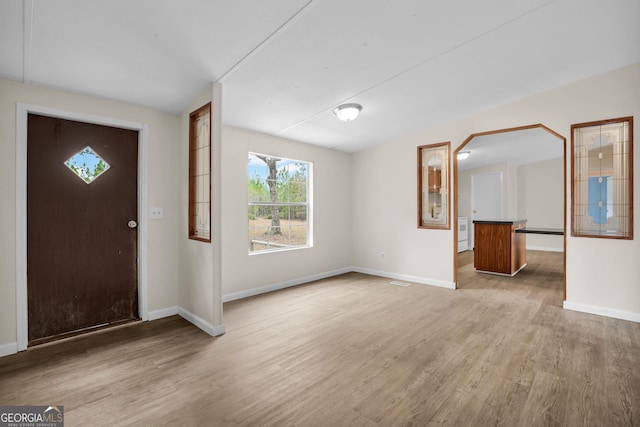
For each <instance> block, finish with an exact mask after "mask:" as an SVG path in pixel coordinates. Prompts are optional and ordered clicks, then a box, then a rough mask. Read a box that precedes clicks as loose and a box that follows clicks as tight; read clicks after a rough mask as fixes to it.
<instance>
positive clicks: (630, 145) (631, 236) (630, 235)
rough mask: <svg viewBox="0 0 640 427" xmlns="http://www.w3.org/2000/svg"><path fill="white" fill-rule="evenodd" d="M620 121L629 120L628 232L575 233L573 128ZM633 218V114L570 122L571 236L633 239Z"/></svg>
mask: <svg viewBox="0 0 640 427" xmlns="http://www.w3.org/2000/svg"><path fill="white" fill-rule="evenodd" d="M620 122H629V154H628V156H629V234H628V235H627V236H608V235H593V234H583V233H576V232H575V231H574V228H573V218H574V214H575V206H574V203H573V200H574V198H575V183H574V179H573V177H574V174H575V172H574V171H575V164H574V157H575V150H574V143H575V141H574V134H575V129H578V128H583V127H591V126H604V125H609V124H613V123H620ZM633 219H634V217H633V116H628V117H620V118H616V119H605V120H596V121H592V122H585V123H574V124H572V125H571V236H572V237H589V238H595V239H613V240H633V222H634V221H633ZM565 230H566V224H565ZM565 234H566V232H565ZM565 239H566V237H565ZM565 274H566V271H565ZM565 291H566V289H565ZM565 298H566V295H565Z"/></svg>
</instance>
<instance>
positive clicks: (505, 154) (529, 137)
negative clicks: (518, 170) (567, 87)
mask: <svg viewBox="0 0 640 427" xmlns="http://www.w3.org/2000/svg"><path fill="white" fill-rule="evenodd" d="M461 151H469V157H468V158H466V159H464V160H458V170H460V171H464V170H470V169H476V168H481V167H485V166H489V165H495V164H500V163H507V162H508V163H511V164H513V165H516V166H519V165H524V164H530V163H537V162H542V161H545V160H551V159H558V158H562V157H563V156H564V144H563V140H562V139H561V138H559V137H557V136H556V135H554V134H552V133H550V132H549V131H547V130H545V129H543V128H541V127H535V128H530V129H520V130H514V131H509V132H501V133H494V134H489V135H478V136H474V137H473V139H471V140H470V141H469V142H468V143H467V144H466V145H465V146H464V147H463V148H462V149H461Z"/></svg>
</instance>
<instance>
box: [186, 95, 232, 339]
mask: <svg viewBox="0 0 640 427" xmlns="http://www.w3.org/2000/svg"><path fill="white" fill-rule="evenodd" d="M221 97H222V92H221V86H220V85H218V84H211V85H210V86H208V87H207V88H205V90H203V91H202V93H201V94H200V95H199V96H198V97H196V98H195V99H194V100H193V101H192V102H191V103H190V105H189V106H187V108H185V110H184V111H183V112H182V115H181V118H180V122H181V132H180V134H181V140H180V144H179V145H180V147H181V149H180V152H181V157H180V162H179V182H180V202H179V206H180V227H179V230H178V232H179V235H180V251H179V257H180V270H179V271H180V275H179V277H180V281H179V282H178V283H177V286H178V292H179V301H180V304H179V313H180V315H181V316H183V317H185V318H187V319H188V320H190V321H191V322H192V323H194V324H196V325H198V326H199V327H200V328H201V329H203V330H205V331H206V332H208V333H209V334H211V335H220V334H222V333H224V325H223V324H222V291H221V289H222V283H221V278H222V272H221V265H220V250H221V241H222V237H223V236H222V232H221V228H220V224H221V214H222V210H221V206H220V200H221V190H220V182H221V167H222V166H221V165H222V159H221V157H220V152H221V140H220V118H221ZM209 102H211V242H201V241H198V240H191V239H189V235H188V227H189V216H188V213H189V210H188V206H189V115H190V114H191V112H192V111H194V110H197V109H198V108H200V107H202V106H203V105H205V104H207V103H209Z"/></svg>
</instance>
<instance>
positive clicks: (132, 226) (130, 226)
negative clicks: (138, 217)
mask: <svg viewBox="0 0 640 427" xmlns="http://www.w3.org/2000/svg"><path fill="white" fill-rule="evenodd" d="M127 225H128V226H129V228H136V227H137V226H138V223H137V222H135V221H134V220H131V221H129V222H128V223H127Z"/></svg>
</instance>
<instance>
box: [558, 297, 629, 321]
mask: <svg viewBox="0 0 640 427" xmlns="http://www.w3.org/2000/svg"><path fill="white" fill-rule="evenodd" d="M562 308H564V309H566V310H572V311H580V312H582V313H589V314H597V315H598V316H605V317H612V318H614V319H621V320H629V321H631V322H636V323H640V313H634V312H632V311H622V310H614V309H611V308H605V307H598V306H595V305H587V304H580V303H577V302H571V301H564V302H563V303H562Z"/></svg>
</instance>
